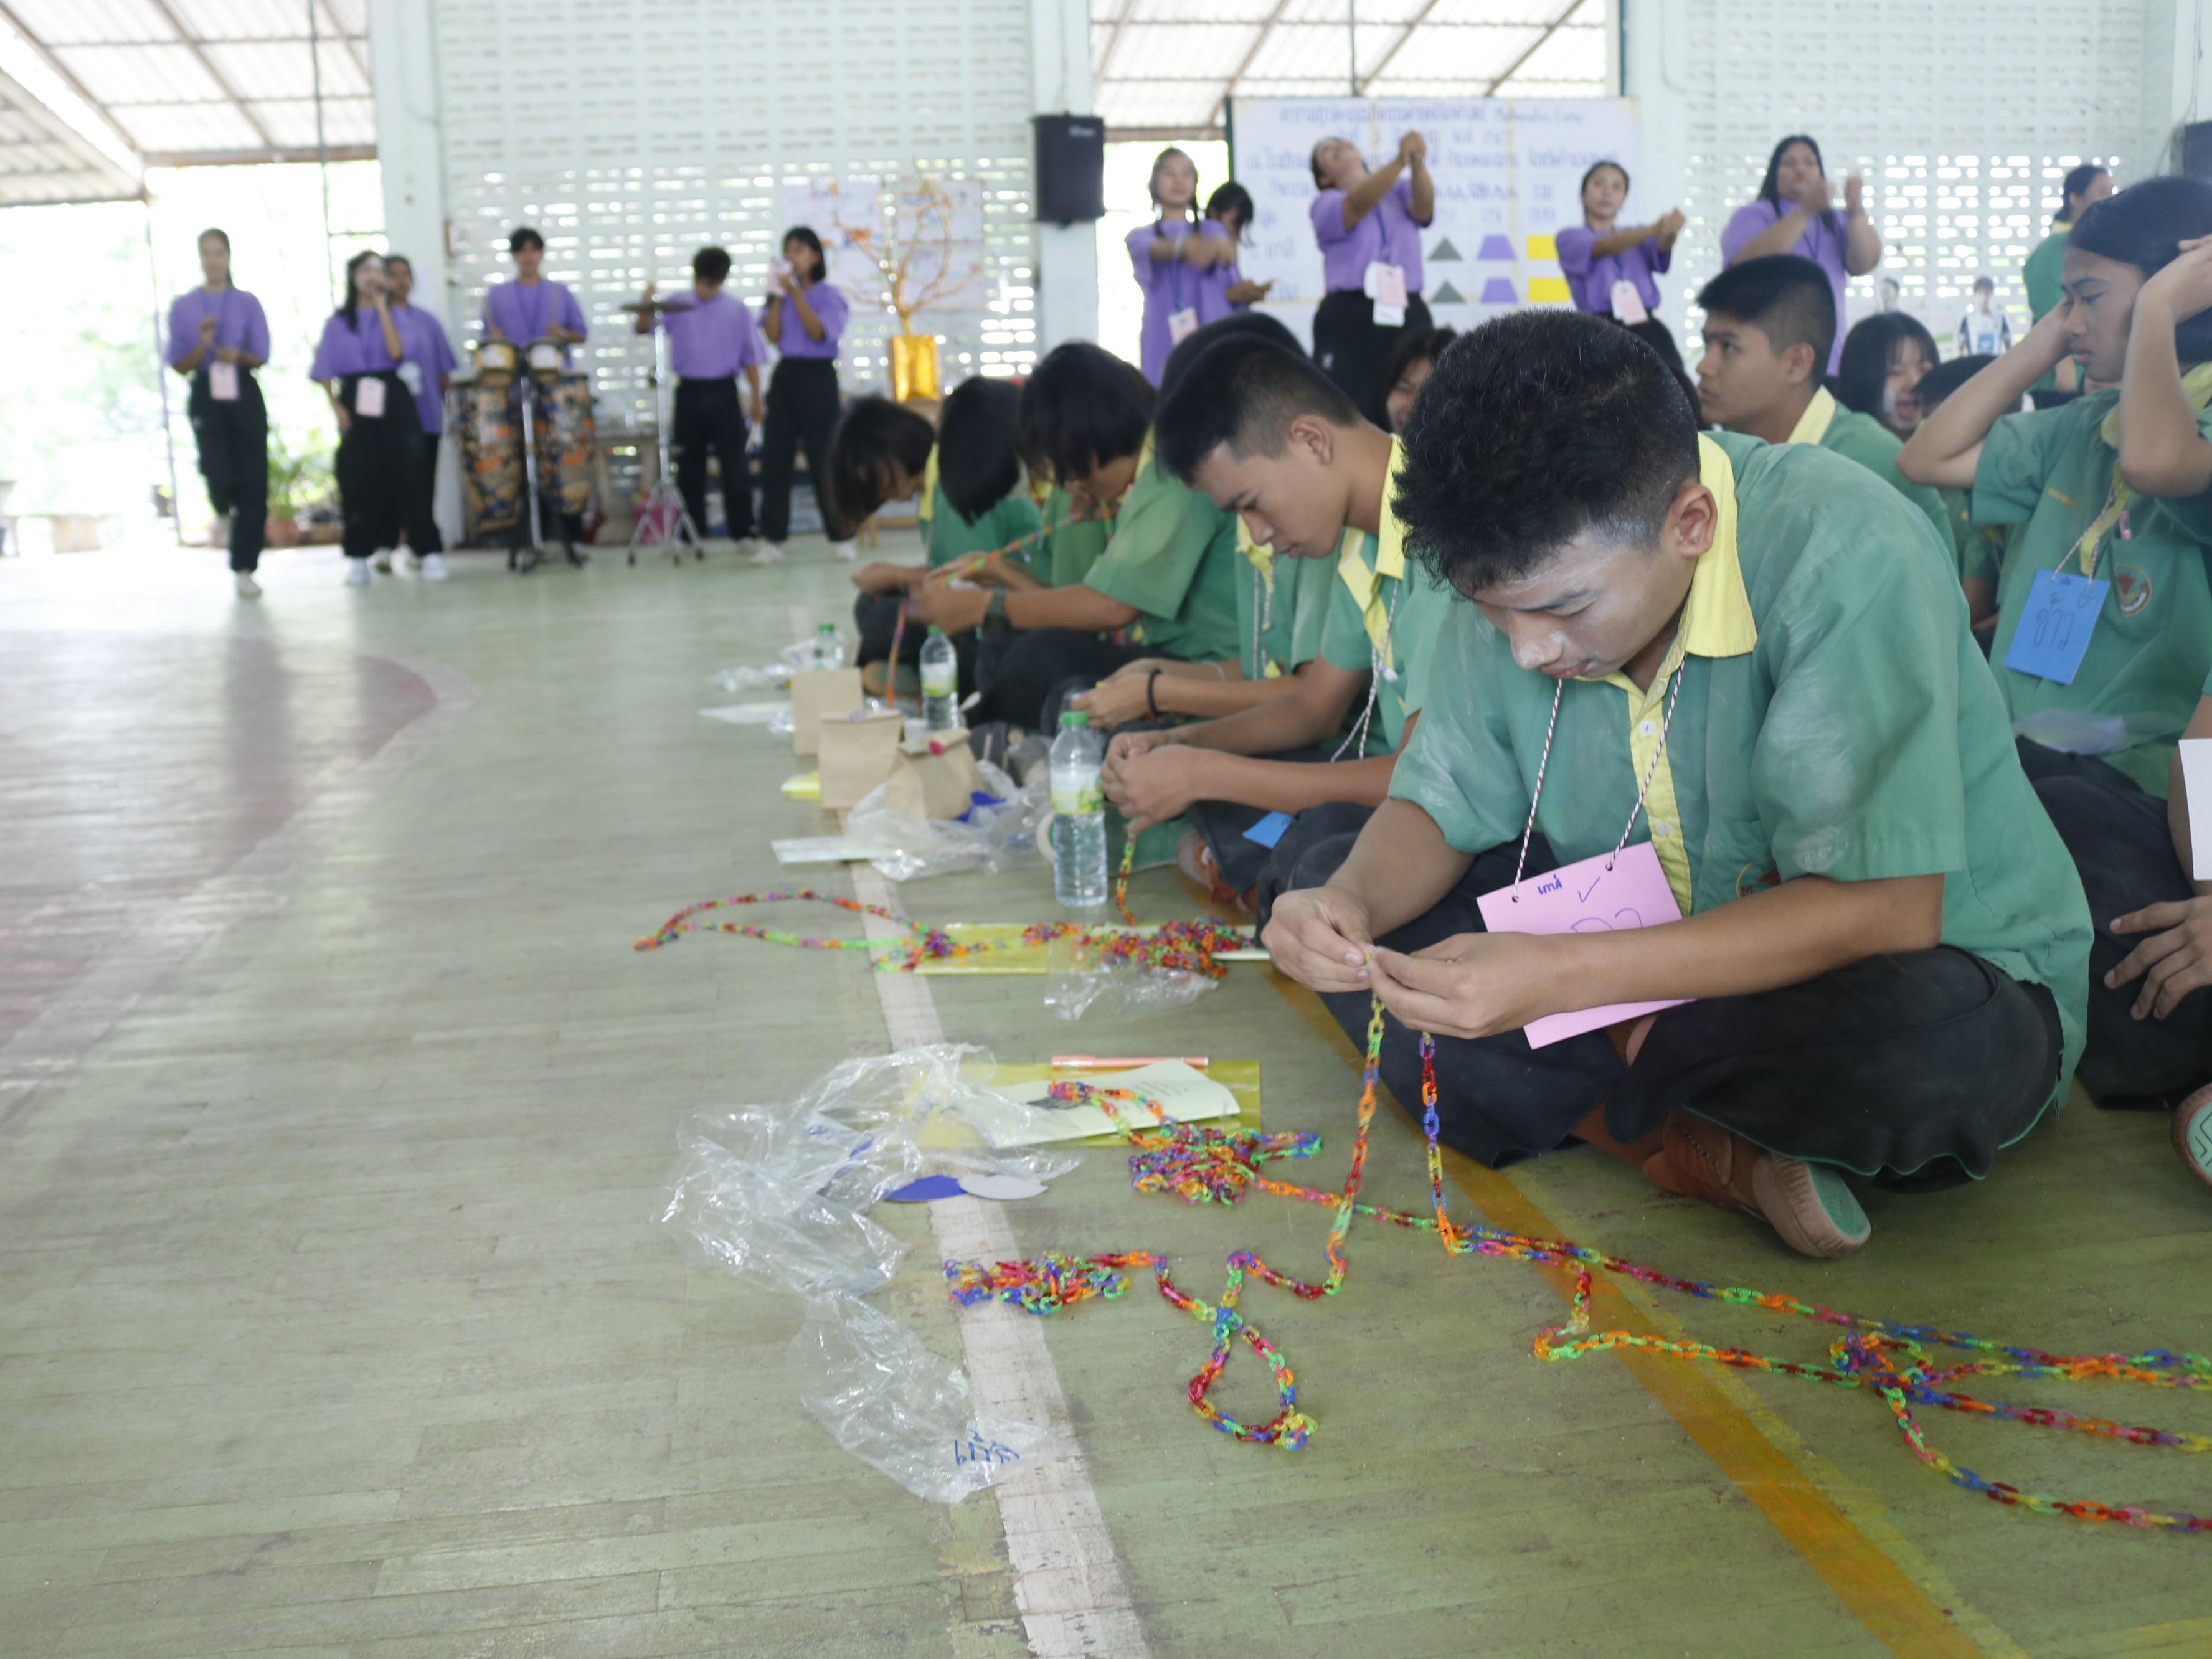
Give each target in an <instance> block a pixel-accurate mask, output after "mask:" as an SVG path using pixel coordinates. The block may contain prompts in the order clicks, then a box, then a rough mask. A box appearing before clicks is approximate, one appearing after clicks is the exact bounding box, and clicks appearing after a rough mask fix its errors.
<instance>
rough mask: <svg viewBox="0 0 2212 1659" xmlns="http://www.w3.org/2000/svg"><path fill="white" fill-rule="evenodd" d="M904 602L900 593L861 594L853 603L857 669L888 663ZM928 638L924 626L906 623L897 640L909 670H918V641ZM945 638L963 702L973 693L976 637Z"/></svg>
mask: <svg viewBox="0 0 2212 1659" xmlns="http://www.w3.org/2000/svg"><path fill="white" fill-rule="evenodd" d="M905 599H906V595H905V594H903V593H863V594H861V595H860V598H858V599H854V601H853V626H854V631H855V632H856V633H857V634H858V635H860V654H859V655H858V656H857V657H855V658H854V659H853V660H854V665H856V666H858V667H861V668H866V666H867V665H869V664H870V663H876V662H888V661H890V654H891V637H892V635H895V634H896V633H897V632H898V613H899V606H900V605H902V604H903V603H904V602H905ZM928 637H929V629H927V627H926V626H924V625H923V624H922V623H917V622H908V623H907V625H906V635H905V637H904V638H902V639H901V640H900V641H899V661H900V662H902V663H903V664H905V665H907V666H908V667H909V668H918V667H920V666H921V642H922V641H924V640H926V639H927V638H928ZM947 637H948V638H950V639H951V641H952V655H953V659H954V660H955V661H956V662H957V663H958V664H959V665H960V696H961V699H962V701H963V702H964V701H966V699H967V697H968V696H969V694H970V693H971V692H973V691H974V690H975V658H976V645H975V635H974V634H973V633H967V634H953V635H947Z"/></svg>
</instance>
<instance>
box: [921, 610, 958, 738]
mask: <svg viewBox="0 0 2212 1659" xmlns="http://www.w3.org/2000/svg"><path fill="white" fill-rule="evenodd" d="M921 724H922V727H923V729H924V730H925V731H930V732H950V731H952V730H954V729H955V728H956V727H957V726H959V724H960V659H959V658H958V657H957V656H956V655H955V654H954V653H953V650H952V641H951V640H949V639H947V638H946V637H945V630H944V629H941V628H933V629H930V630H929V637H928V638H927V639H926V640H924V641H922V642H921Z"/></svg>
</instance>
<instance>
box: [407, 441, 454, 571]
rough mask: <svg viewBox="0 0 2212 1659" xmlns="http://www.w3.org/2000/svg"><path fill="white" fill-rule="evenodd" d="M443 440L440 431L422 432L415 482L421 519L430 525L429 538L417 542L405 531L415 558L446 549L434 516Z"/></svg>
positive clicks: (410, 532) (411, 533)
mask: <svg viewBox="0 0 2212 1659" xmlns="http://www.w3.org/2000/svg"><path fill="white" fill-rule="evenodd" d="M416 418H417V419H418V420H419V419H420V418H421V416H420V413H419V411H418V413H417V416H416ZM445 441H446V435H445V434H443V433H442V432H426V433H424V434H423V435H422V476H421V477H419V478H418V479H417V480H416V482H417V483H419V484H420V485H421V486H422V520H423V522H424V523H426V524H428V526H429V527H430V532H429V539H428V540H427V541H425V542H422V543H421V544H417V543H416V540H415V532H413V531H412V530H409V531H408V532H406V534H407V545H408V546H410V547H411V548H414V550H415V556H416V557H417V558H424V557H427V556H428V555H430V554H433V553H442V552H444V551H445V550H446V542H445V538H444V537H443V536H442V535H441V534H440V533H439V530H438V520H437V516H436V513H437V506H438V447H439V445H441V444H442V443H444V442H445Z"/></svg>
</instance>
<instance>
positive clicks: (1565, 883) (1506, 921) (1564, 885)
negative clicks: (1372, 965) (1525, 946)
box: [1475, 841, 1690, 1048]
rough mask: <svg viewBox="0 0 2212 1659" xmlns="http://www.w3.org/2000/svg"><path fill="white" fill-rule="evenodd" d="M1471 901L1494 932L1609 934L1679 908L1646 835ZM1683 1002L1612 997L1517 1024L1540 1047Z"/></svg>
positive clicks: (1664, 918) (1669, 916)
mask: <svg viewBox="0 0 2212 1659" xmlns="http://www.w3.org/2000/svg"><path fill="white" fill-rule="evenodd" d="M1608 864H1610V865H1611V866H1613V868H1612V869H1610V870H1608V869H1607V868H1606V866H1607V865H1608ZM1475 903H1476V905H1477V906H1478V907H1479V908H1480V910H1481V911H1482V925H1483V926H1484V927H1487V928H1488V929H1489V930H1490V931H1491V932H1492V933H1619V932H1620V931H1621V930H1622V929H1624V928H1628V927H1657V926H1658V925H1659V924H1661V923H1662V922H1668V921H1681V919H1682V907H1681V906H1680V904H1678V903H1676V902H1674V889H1673V888H1671V887H1669V886H1668V884H1667V872H1665V871H1664V870H1662V869H1661V868H1660V867H1659V854H1657V853H1656V852H1654V851H1653V850H1652V847H1651V843H1650V842H1648V841H1641V842H1637V843H1636V845H1635V846H1633V847H1624V848H1621V849H1620V854H1619V855H1618V856H1616V855H1615V854H1611V853H1600V854H1597V855H1596V856H1595V858H1587V859H1578V860H1576V861H1575V862H1574V863H1572V864H1567V865H1562V866H1560V867H1559V868H1558V869H1557V870H1550V871H1547V872H1545V873H1544V874H1542V875H1541V876H1528V877H1524V878H1522V882H1521V885H1520V896H1519V900H1518V902H1516V900H1515V890H1514V889H1512V888H1510V887H1501V888H1499V889H1498V890H1497V891H1496V892H1493V893H1485V894H1483V895H1482V896H1480V898H1478V899H1476V900H1475ZM1688 1000H1690V999H1688V998H1687V997H1675V998H1673V999H1671V1000H1668V1001H1665V1002H1616V1003H1613V1004H1612V1005H1610V1006H1607V1007H1603V1008H1582V1009H1577V1010H1576V1011H1574V1012H1571V1013H1564V1014H1547V1015H1545V1016H1544V1017H1543V1018H1541V1019H1534V1020H1531V1021H1529V1022H1528V1024H1527V1025H1525V1026H1523V1027H1522V1030H1524V1031H1525V1032H1527V1033H1528V1046H1529V1047H1530V1048H1547V1047H1549V1046H1550V1045H1551V1044H1553V1043H1554V1042H1563V1041H1564V1040H1565V1039H1566V1038H1568V1037H1571V1036H1580V1035H1581V1034H1582V1033H1583V1032H1584V1031H1595V1030H1598V1029H1599V1028H1600V1027H1601V1026H1606V1025H1614V1024H1619V1023H1620V1021H1622V1020H1624V1019H1634V1018H1637V1017H1638V1016H1639V1015H1642V1014H1649V1013H1653V1012H1657V1011H1658V1010H1659V1009H1662V1008H1679V1007H1680V1006H1682V1004H1683V1003H1685V1002H1686V1001H1688Z"/></svg>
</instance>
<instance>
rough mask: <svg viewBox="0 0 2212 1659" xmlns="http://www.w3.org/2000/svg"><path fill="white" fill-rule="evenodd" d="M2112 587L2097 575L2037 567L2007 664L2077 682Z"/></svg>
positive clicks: (2064, 681)
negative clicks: (2080, 574) (2083, 660)
mask: <svg viewBox="0 0 2212 1659" xmlns="http://www.w3.org/2000/svg"><path fill="white" fill-rule="evenodd" d="M2109 592H2112V583H2110V582H2107V581H2100V580H2098V579H2097V578H2095V577H2093V576H2062V575H2059V574H2057V573H2055V572H2053V571H2049V570H2039V571H2037V572H2036V573H2035V580H2034V581H2033V583H2031V584H2030V585H2029V587H2028V590H2027V608H2026V609H2025V610H2024V611H2021V618H2020V628H2019V629H2018V631H2017V632H2015V634H2014V635H2013V636H2012V648H2011V649H2010V650H2008V651H2007V652H2006V653H2005V659H2004V665H2005V666H2006V667H2007V668H2009V669H2012V670H2014V671H2016V672H2018V673H2022V674H2033V675H2034V676H2035V677H2036V678H2038V679H2040V680H2056V681H2057V683H2058V684H2061V685H2071V684H2074V677H2075V675H2076V674H2078V673H2080V672H2081V659H2082V658H2083V657H2085V656H2087V654H2088V653H2089V639H2090V636H2091V635H2093V634H2094V633H2095V632H2096V631H2097V617H2098V616H2099V615H2100V613H2101V612H2102V611H2103V610H2104V608H2105V595H2106V594H2107V593H2109Z"/></svg>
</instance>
